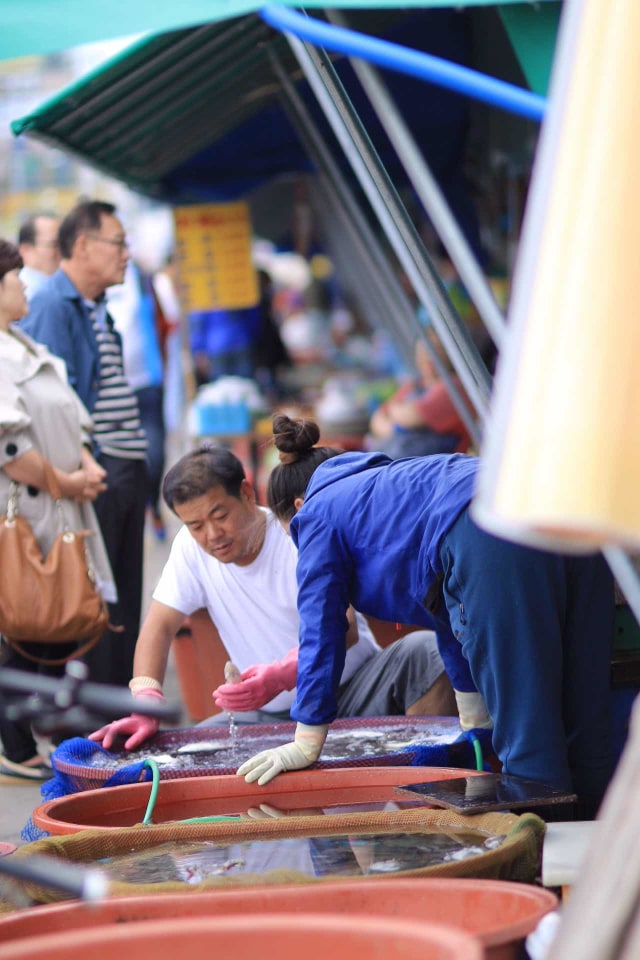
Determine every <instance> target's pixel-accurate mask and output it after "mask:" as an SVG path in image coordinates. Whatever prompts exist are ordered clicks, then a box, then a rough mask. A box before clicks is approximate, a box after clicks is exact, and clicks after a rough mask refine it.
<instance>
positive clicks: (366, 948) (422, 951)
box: [2, 913, 483, 960]
mask: <svg viewBox="0 0 640 960" xmlns="http://www.w3.org/2000/svg"><path fill="white" fill-rule="evenodd" d="M124 951H126V952H127V954H128V955H130V956H132V957H135V958H136V960H175V958H176V957H188V958H189V960H211V957H212V956H219V957H233V960H256V956H265V957H277V958H278V960H300V957H305V960H326V957H327V956H330V957H331V958H332V960H483V951H482V946H481V944H480V942H479V941H478V940H476V939H475V938H474V937H472V936H470V935H469V934H468V933H463V932H462V931H460V930H455V929H454V928H453V927H446V926H441V925H437V924H418V923H408V922H405V921H403V922H402V923H400V922H398V921H391V920H377V919H374V918H373V917H370V918H368V919H367V924H366V926H364V925H363V924H357V923H353V922H352V921H351V920H349V919H347V918H345V917H336V916H333V915H331V916H324V917H318V916H317V915H316V916H314V915H312V914H300V913H297V914H284V915H281V916H278V917H267V916H264V915H255V916H254V915H250V916H244V917H242V918H237V919H236V918H230V919H219V918H215V919H212V918H206V917H200V918H198V919H192V918H189V919H182V920H175V919H174V920H157V921H154V922H153V923H132V924H127V925H126V926H124V927H123V926H119V927H97V928H95V929H93V930H74V931H72V932H70V933H59V934H56V935H55V936H53V935H51V936H44V937H33V938H27V939H25V940H20V941H18V942H17V943H14V944H7V945H6V946H3V948H2V956H3V958H5V960H18V958H19V960H86V958H87V956H90V957H91V960H113V957H114V956H116V955H117V953H118V952H124Z"/></svg>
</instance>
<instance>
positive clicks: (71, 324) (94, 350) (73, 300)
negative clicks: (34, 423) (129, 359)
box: [20, 270, 122, 413]
mask: <svg viewBox="0 0 640 960" xmlns="http://www.w3.org/2000/svg"><path fill="white" fill-rule="evenodd" d="M107 323H108V324H109V327H110V329H111V331H112V332H113V333H114V334H115V336H116V339H117V340H118V344H119V346H120V349H122V341H121V338H120V334H119V333H118V332H117V331H116V330H114V329H113V321H112V319H111V318H110V317H109V316H108V315H107ZM20 326H21V327H22V328H23V329H24V330H25V331H26V332H27V333H28V334H29V336H31V337H33V339H34V340H37V341H39V342H40V343H44V344H46V345H47V346H48V347H49V350H51V352H52V353H55V354H56V355H57V356H58V357H62V359H63V360H64V361H65V363H66V365H67V375H68V377H69V383H70V384H71V386H72V387H73V388H74V390H75V391H76V393H77V394H78V396H79V397H80V399H81V400H82V402H83V403H84V405H85V407H86V408H87V410H89V412H90V413H91V412H92V411H93V408H94V406H95V402H96V400H97V397H98V388H99V383H100V353H99V350H98V343H97V340H96V336H95V333H94V331H93V324H92V322H91V318H90V317H89V310H88V308H87V306H86V304H85V302H84V300H83V297H82V294H81V293H79V291H78V290H77V289H76V287H75V286H74V284H73V283H72V282H71V280H70V279H69V277H68V276H67V275H66V273H65V272H64V271H63V270H57V271H56V272H55V273H54V274H53V276H52V277H50V278H49V279H48V280H47V281H46V283H44V284H43V286H42V287H41V288H40V290H38V292H37V293H36V294H34V296H33V299H32V300H31V303H30V304H29V313H28V314H27V316H26V317H25V318H24V319H23V320H22V321H21V322H20Z"/></svg>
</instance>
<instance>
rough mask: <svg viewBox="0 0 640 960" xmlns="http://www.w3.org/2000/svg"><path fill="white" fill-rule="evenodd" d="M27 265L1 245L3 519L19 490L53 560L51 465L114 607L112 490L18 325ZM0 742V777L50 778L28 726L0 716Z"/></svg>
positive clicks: (72, 398)
mask: <svg viewBox="0 0 640 960" xmlns="http://www.w3.org/2000/svg"><path fill="white" fill-rule="evenodd" d="M21 267H22V259H21V257H20V255H19V253H18V251H17V249H16V247H14V246H13V245H12V244H10V243H7V242H6V241H4V240H0V514H4V513H6V509H7V504H8V499H9V495H10V493H11V492H12V491H13V492H15V493H16V494H17V502H18V512H19V513H20V514H21V515H22V516H23V517H25V519H26V520H27V521H28V522H29V524H30V526H31V528H32V530H33V532H34V535H35V537H36V539H37V541H38V544H39V546H40V549H41V550H42V553H43V555H44V556H47V554H48V552H49V550H50V549H51V546H52V544H53V541H54V540H55V538H56V536H57V534H58V533H59V532H60V520H59V516H58V511H57V508H56V505H55V503H54V501H53V499H52V497H51V496H50V494H49V493H48V492H47V484H46V480H45V474H44V468H43V462H44V461H45V460H46V461H48V462H49V463H50V464H51V466H52V467H53V468H54V471H55V474H56V477H57V480H58V483H59V485H60V490H61V492H62V497H63V500H62V509H63V513H64V518H65V520H66V522H67V525H68V526H69V527H70V528H71V529H76V530H78V529H87V530H92V531H93V533H94V536H92V537H89V538H88V539H87V541H86V543H87V547H88V552H89V556H90V561H91V564H92V566H93V570H94V573H95V576H96V582H97V584H98V586H99V588H100V590H101V592H102V595H103V597H104V599H105V600H107V601H109V602H114V601H115V600H116V592H115V585H114V582H113V577H112V574H111V569H110V567H109V561H108V559H107V555H106V551H105V549H104V544H103V541H102V536H101V534H100V530H99V527H98V523H97V520H96V517H95V514H94V511H93V507H92V506H91V501H92V500H95V499H96V497H97V496H98V494H99V493H100V492H101V491H102V490H104V489H106V487H105V484H104V477H105V471H104V470H103V469H102V467H101V466H100V465H99V464H98V463H97V462H96V461H95V460H94V458H93V456H92V454H91V439H90V434H89V431H90V429H91V419H90V417H89V413H88V412H87V410H86V409H85V407H84V406H83V405H82V403H81V402H80V400H79V399H78V397H77V395H76V393H75V391H74V390H73V389H72V388H71V387H70V386H69V384H68V381H67V374H66V368H65V365H64V362H63V361H62V360H60V359H59V358H58V357H55V356H53V354H51V353H49V351H48V350H47V348H46V347H44V346H41V345H40V344H37V343H35V342H34V341H33V340H31V339H30V338H29V337H28V336H27V335H26V334H25V333H23V332H22V331H21V330H20V329H19V328H18V327H17V326H16V321H18V320H20V318H21V317H23V316H25V314H26V313H27V309H28V307H27V301H26V298H25V295H24V284H23V283H22V281H21V280H20V277H19V271H20V268H21ZM1 600H2V598H1V596H0V603H1ZM36 639H37V638H35V637H34V640H36ZM27 647H28V645H27ZM0 652H1V659H0V662H1V663H3V664H4V665H5V666H11V667H16V668H19V669H22V670H29V671H31V672H34V671H40V672H45V671H46V672H47V673H52V672H53V673H58V674H59V673H60V672H61V669H62V668H59V669H57V668H53V667H48V668H44V667H42V666H38V665H36V664H34V663H32V662H31V661H29V660H26V659H25V658H24V657H22V656H20V654H18V653H17V652H16V651H14V650H13V649H12V648H11V647H10V646H9V644H7V643H6V641H4V640H3V641H2V646H1V648H0ZM31 652H33V653H34V654H36V655H38V656H40V657H47V655H48V653H49V655H51V656H57V657H60V656H64V655H65V654H66V653H69V652H71V649H69V650H67V649H65V648H61V647H59V646H58V647H56V648H55V651H51V652H49V651H48V650H47V648H46V647H43V645H42V644H38V645H37V646H34V647H33V648H32V650H31ZM0 738H1V739H2V747H3V753H2V754H1V755H0V779H1V780H4V781H5V782H11V781H13V782H17V781H18V780H25V779H26V780H43V779H47V777H48V776H50V775H51V771H50V769H49V768H48V767H47V765H46V764H45V763H44V761H43V759H42V758H41V757H40V756H39V755H38V752H37V745H36V741H35V738H34V736H33V732H32V730H31V725H30V724H29V723H28V722H13V721H7V720H5V719H3V718H2V717H1V716H0Z"/></svg>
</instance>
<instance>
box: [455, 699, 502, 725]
mask: <svg viewBox="0 0 640 960" xmlns="http://www.w3.org/2000/svg"><path fill="white" fill-rule="evenodd" d="M453 692H454V693H455V695H456V704H457V705H458V714H459V715H460V726H461V727H462V729H463V730H493V720H492V719H491V717H490V715H489V711H488V710H487V705H486V703H485V702H484V699H483V697H482V694H481V693H477V692H475V693H463V692H462V691H460V690H454V691H453Z"/></svg>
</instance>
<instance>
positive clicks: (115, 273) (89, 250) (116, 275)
mask: <svg viewBox="0 0 640 960" xmlns="http://www.w3.org/2000/svg"><path fill="white" fill-rule="evenodd" d="M82 240H83V251H84V256H85V262H84V264H83V268H84V269H85V270H86V271H87V273H88V275H89V276H90V277H91V279H92V281H93V282H94V283H95V285H96V286H99V287H100V288H101V289H102V290H106V289H107V287H112V286H114V284H116V283H123V281H124V272H125V268H126V266H127V263H128V261H129V250H128V247H127V240H126V236H125V232H124V227H123V226H122V224H121V223H120V221H119V220H118V218H117V217H113V216H111V215H108V214H102V216H101V217H100V229H99V230H87V232H86V233H85V234H83V235H82Z"/></svg>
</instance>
